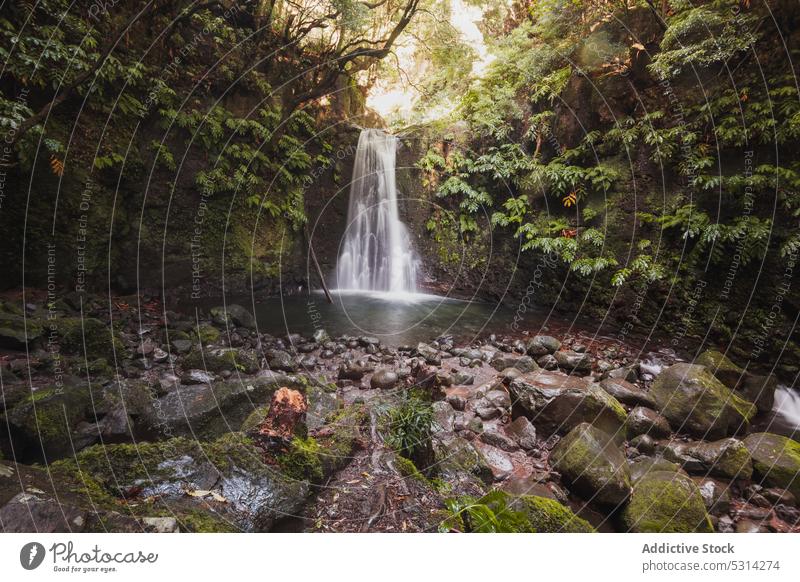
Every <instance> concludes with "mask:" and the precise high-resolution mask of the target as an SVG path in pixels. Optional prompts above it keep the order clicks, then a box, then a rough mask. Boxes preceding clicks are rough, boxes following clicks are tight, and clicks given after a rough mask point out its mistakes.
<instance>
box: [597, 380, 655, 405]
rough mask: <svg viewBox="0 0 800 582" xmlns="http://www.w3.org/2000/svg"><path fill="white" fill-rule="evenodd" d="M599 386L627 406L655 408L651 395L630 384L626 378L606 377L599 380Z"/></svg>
mask: <svg viewBox="0 0 800 582" xmlns="http://www.w3.org/2000/svg"><path fill="white" fill-rule="evenodd" d="M600 387H601V388H602V389H603V390H605V391H606V392H608V393H609V394H611V396H613V397H614V398H616V399H617V400H619V401H620V402H622V403H623V404H627V405H628V406H646V407H647V408H655V407H656V403H655V400H653V397H652V396H650V395H649V394H648V393H647V392H645V391H644V390H642V389H641V388H639V387H638V386H636V385H635V384H631V383H630V382H628V381H627V380H622V379H620V378H606V379H605V380H602V381H601V382H600Z"/></svg>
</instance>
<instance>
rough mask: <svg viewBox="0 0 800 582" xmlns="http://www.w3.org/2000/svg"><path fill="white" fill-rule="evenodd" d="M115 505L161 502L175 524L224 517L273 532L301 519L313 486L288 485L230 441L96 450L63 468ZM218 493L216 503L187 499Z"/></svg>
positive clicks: (246, 445) (246, 442)
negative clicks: (131, 500)
mask: <svg viewBox="0 0 800 582" xmlns="http://www.w3.org/2000/svg"><path fill="white" fill-rule="evenodd" d="M62 463H63V466H62V467H60V468H68V467H69V468H71V469H72V470H73V471H77V467H80V471H81V473H82V474H84V475H85V476H86V477H88V478H91V479H93V480H94V482H95V483H96V484H97V485H98V486H99V487H101V488H103V489H105V490H107V491H109V492H111V493H112V494H113V495H115V496H118V497H130V496H131V495H136V496H140V497H142V498H145V497H149V496H157V497H159V499H160V501H159V503H162V504H164V506H165V507H167V508H169V509H171V510H172V511H173V512H175V513H176V514H177V515H178V516H180V514H181V512H182V511H186V510H187V509H188V510H192V511H194V512H195V513H197V514H200V515H208V516H214V515H216V516H218V517H222V518H224V519H226V520H228V521H230V522H232V523H233V524H235V526H236V527H238V528H239V529H241V530H243V531H269V530H270V529H271V527H272V526H273V524H274V523H275V522H276V521H277V520H279V519H281V518H283V517H284V516H286V515H297V514H298V512H299V511H300V510H301V509H302V507H303V505H304V503H305V501H306V498H307V496H308V491H309V488H308V483H306V482H305V481H298V480H294V479H290V478H289V477H287V476H285V475H284V474H283V473H281V472H280V471H279V470H277V468H276V467H274V466H271V465H267V464H265V463H264V462H263V461H262V454H261V453H260V451H259V450H258V449H257V448H255V447H254V446H253V444H252V442H251V441H250V439H248V438H246V437H244V436H243V435H241V434H240V433H231V434H229V435H225V436H224V437H221V438H220V439H218V440H216V441H212V442H197V441H194V440H189V439H182V438H176V439H170V440H167V441H161V442H157V443H138V444H137V445H136V446H135V447H134V446H129V445H111V446H98V447H92V448H90V449H87V450H85V451H83V452H82V453H80V454H79V455H78V456H77V457H76V458H75V459H70V460H69V461H63V462H62ZM208 490H213V492H215V493H216V494H217V495H218V496H219V497H220V498H223V499H224V500H225V501H224V502H222V501H216V500H215V498H214V497H211V496H202V495H198V496H190V495H187V491H208Z"/></svg>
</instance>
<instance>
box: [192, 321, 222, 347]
mask: <svg viewBox="0 0 800 582" xmlns="http://www.w3.org/2000/svg"><path fill="white" fill-rule="evenodd" d="M192 337H193V338H195V340H196V341H198V342H200V343H201V344H203V345H204V346H208V345H211V344H215V343H217V342H218V341H219V337H220V331H219V330H218V329H217V328H216V327H214V326H213V325H208V324H203V325H200V326H198V327H196V328H194V329H192Z"/></svg>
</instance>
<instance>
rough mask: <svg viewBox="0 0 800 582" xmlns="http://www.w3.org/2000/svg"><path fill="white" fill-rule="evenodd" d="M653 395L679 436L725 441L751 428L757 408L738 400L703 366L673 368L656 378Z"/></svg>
mask: <svg viewBox="0 0 800 582" xmlns="http://www.w3.org/2000/svg"><path fill="white" fill-rule="evenodd" d="M650 394H651V395H652V396H653V398H654V399H655V401H656V403H657V404H658V406H659V408H660V410H661V414H663V415H664V416H665V417H666V418H667V420H669V422H670V425H671V426H672V428H673V429H674V430H676V431H678V432H688V433H689V434H692V435H695V436H698V437H701V438H712V439H715V438H717V439H718V438H722V437H724V436H727V435H729V434H734V433H735V432H736V431H738V430H741V429H743V428H745V427H747V425H748V423H749V421H750V419H751V418H752V417H753V416H754V415H755V412H756V409H755V406H754V405H752V404H750V403H749V402H747V401H745V400H743V399H742V398H740V397H738V396H736V395H735V394H734V393H733V392H731V391H730V390H729V389H728V388H727V387H725V385H723V384H722V383H721V382H720V381H719V380H717V379H716V378H715V377H714V376H712V375H711V374H710V373H709V372H708V371H707V370H706V368H704V367H703V366H697V365H694V364H684V363H679V364H673V365H672V366H670V367H669V368H667V369H666V370H664V371H663V372H662V373H661V374H660V375H659V376H658V378H656V380H655V382H654V383H653V386H652V388H651V389H650Z"/></svg>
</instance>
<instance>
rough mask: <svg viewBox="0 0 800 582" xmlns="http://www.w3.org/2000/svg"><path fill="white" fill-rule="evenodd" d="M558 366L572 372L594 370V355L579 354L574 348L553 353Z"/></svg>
mask: <svg viewBox="0 0 800 582" xmlns="http://www.w3.org/2000/svg"><path fill="white" fill-rule="evenodd" d="M553 356H554V357H555V359H556V361H557V362H558V366H559V367H560V368H562V369H564V370H567V371H570V372H585V373H588V372H590V371H591V370H592V357H591V356H590V355H589V354H579V353H577V352H574V351H572V350H566V351H559V352H556V353H554V354H553Z"/></svg>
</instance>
